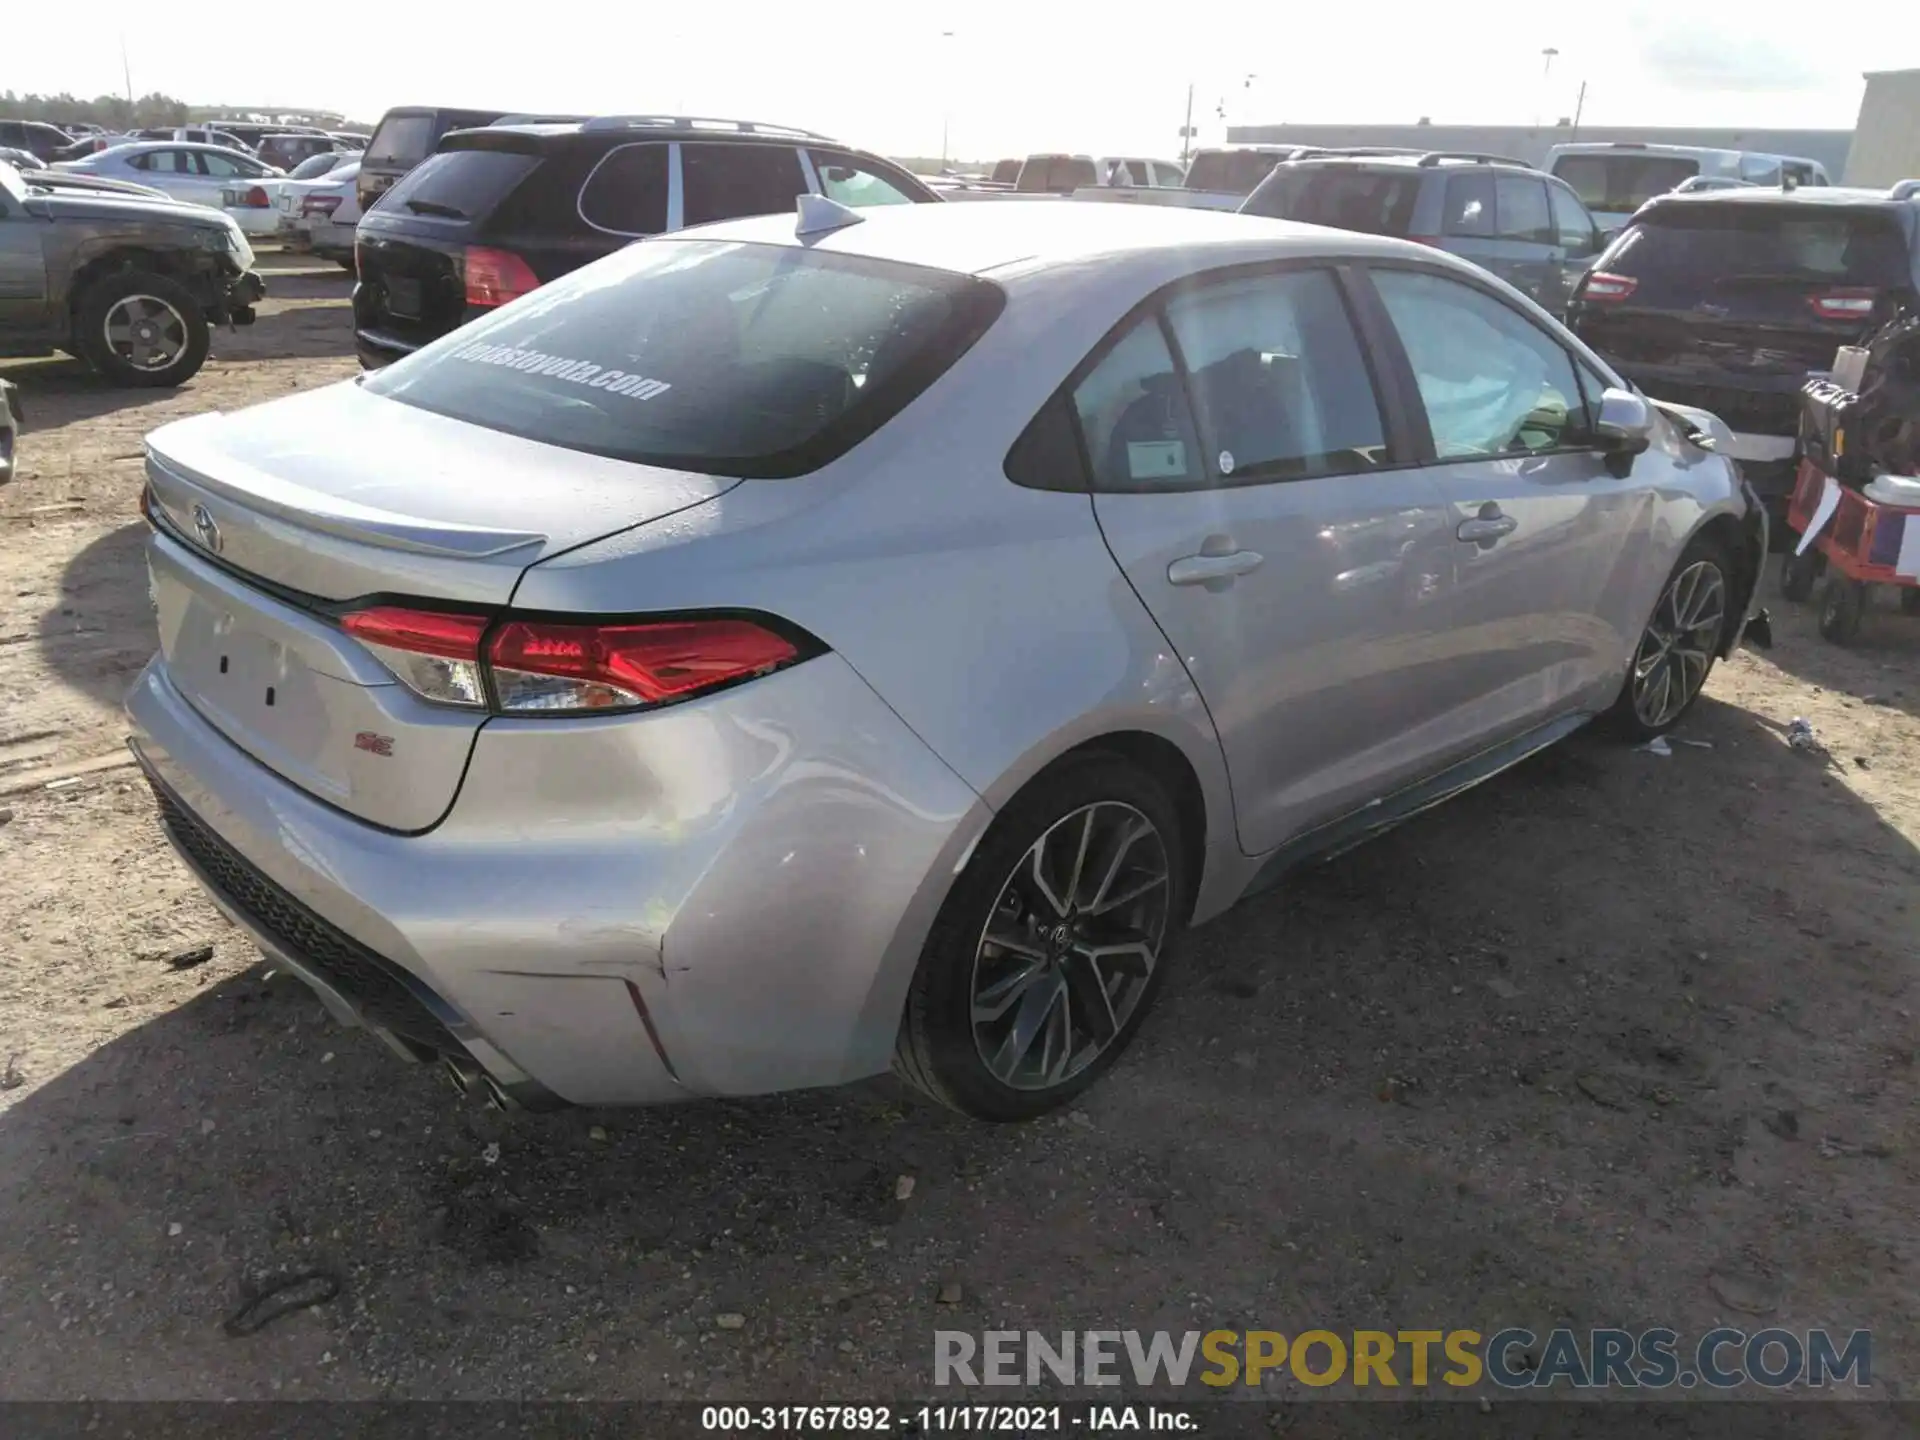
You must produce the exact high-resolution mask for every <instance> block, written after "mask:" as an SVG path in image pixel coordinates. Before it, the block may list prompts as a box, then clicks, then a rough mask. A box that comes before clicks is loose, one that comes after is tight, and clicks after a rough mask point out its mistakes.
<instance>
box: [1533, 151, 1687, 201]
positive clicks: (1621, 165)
mask: <svg viewBox="0 0 1920 1440" xmlns="http://www.w3.org/2000/svg"><path fill="white" fill-rule="evenodd" d="M1553 173H1554V174H1555V175H1558V176H1559V177H1560V178H1561V179H1562V180H1564V181H1566V182H1567V184H1569V185H1571V186H1572V187H1573V193H1574V194H1576V195H1578V196H1579V197H1580V203H1581V204H1583V205H1585V206H1586V207H1587V209H1589V210H1612V211H1615V212H1624V213H1627V214H1631V213H1632V212H1633V211H1635V210H1638V209H1639V208H1640V207H1641V206H1642V205H1644V204H1646V203H1647V201H1649V200H1651V199H1652V198H1653V197H1654V196H1656V195H1664V194H1666V193H1667V192H1668V191H1669V190H1671V189H1673V187H1674V186H1676V185H1678V184H1679V183H1680V182H1681V181H1682V180H1690V179H1692V178H1693V177H1694V176H1695V175H1698V174H1699V173H1700V162H1699V161H1698V160H1689V159H1687V158H1686V157H1685V156H1681V155H1562V156H1561V157H1560V158H1559V159H1558V160H1556V161H1554V162H1553Z"/></svg>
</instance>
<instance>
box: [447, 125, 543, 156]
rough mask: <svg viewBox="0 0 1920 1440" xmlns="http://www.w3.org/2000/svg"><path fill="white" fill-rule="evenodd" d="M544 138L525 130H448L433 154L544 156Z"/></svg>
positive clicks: (481, 127) (479, 128) (487, 127)
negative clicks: (472, 152) (465, 152)
mask: <svg viewBox="0 0 1920 1440" xmlns="http://www.w3.org/2000/svg"><path fill="white" fill-rule="evenodd" d="M545 138H546V137H545V136H542V135H533V134H529V133H528V132H526V131H525V130H495V129H492V128H491V127H489V126H484V125H482V126H476V127H475V128H473V129H471V130H449V131H448V132H447V133H446V134H444V135H442V136H441V137H440V143H439V144H438V145H436V146H435V147H434V153H435V154H440V153H442V152H444V151H448V150H498V151H502V152H504V153H506V154H509V155H544V154H546V145H545V144H544V143H543V142H544V140H545Z"/></svg>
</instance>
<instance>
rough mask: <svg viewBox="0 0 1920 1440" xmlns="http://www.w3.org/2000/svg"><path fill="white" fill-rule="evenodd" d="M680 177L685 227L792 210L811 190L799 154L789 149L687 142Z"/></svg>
mask: <svg viewBox="0 0 1920 1440" xmlns="http://www.w3.org/2000/svg"><path fill="white" fill-rule="evenodd" d="M680 179H681V188H682V192H683V195H684V199H683V201H682V206H683V210H684V214H683V217H682V220H681V223H682V224H685V225H704V224H706V223H707V222H708V221H710V220H736V219H739V218H741V217H742V216H747V215H777V214H779V213H780V212H782V211H788V212H791V211H792V209H793V203H794V198H795V197H796V196H798V195H802V194H804V193H806V189H807V179H806V176H805V175H804V174H802V173H801V170H800V152H799V151H797V150H795V149H794V148H793V147H792V146H790V145H732V144H726V143H724V142H709V141H701V142H699V143H696V144H683V145H681V147H680Z"/></svg>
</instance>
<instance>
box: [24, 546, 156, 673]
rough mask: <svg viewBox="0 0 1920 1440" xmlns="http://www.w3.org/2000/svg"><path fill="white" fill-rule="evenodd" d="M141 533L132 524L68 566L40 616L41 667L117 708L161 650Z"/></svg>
mask: <svg viewBox="0 0 1920 1440" xmlns="http://www.w3.org/2000/svg"><path fill="white" fill-rule="evenodd" d="M146 539H147V527H146V524H145V522H144V521H138V520H136V521H135V522H133V523H132V524H130V525H122V526H121V527H120V528H119V529H117V530H114V531H110V532H109V533H108V534H106V535H103V536H101V537H100V538H99V539H98V540H95V541H94V542H93V543H92V544H91V545H88V546H87V547H86V548H85V549H83V550H82V551H80V553H79V554H77V555H75V556H74V557H73V559H72V560H71V561H69V562H68V564H67V567H66V569H65V571H64V572H63V573H62V575H61V583H60V591H59V596H58V599H57V600H56V601H55V602H54V603H53V604H51V605H49V606H48V607H47V609H46V610H45V611H44V612H42V614H41V616H40V627H39V646H40V653H41V656H42V658H43V659H44V660H45V661H46V664H47V668H48V669H49V670H51V671H52V672H53V673H54V674H55V675H57V676H58V677H59V678H60V679H61V680H62V681H64V682H65V683H66V684H68V685H71V686H72V687H73V688H74V689H76V690H78V691H80V692H81V693H82V694H84V695H86V696H88V697H89V698H91V699H94V700H98V701H101V702H103V703H105V704H108V705H118V704H119V703H120V702H121V700H122V699H123V698H125V696H126V693H127V687H128V686H129V685H131V684H132V683H133V677H134V675H135V674H136V673H138V671H139V669H140V667H141V666H142V665H144V664H146V663H147V660H148V658H149V657H150V656H152V654H153V652H154V651H155V650H157V649H159V647H160V635H159V630H158V629H157V627H156V625H155V623H154V614H153V602H152V601H151V600H150V599H149V598H148V595H147V560H146Z"/></svg>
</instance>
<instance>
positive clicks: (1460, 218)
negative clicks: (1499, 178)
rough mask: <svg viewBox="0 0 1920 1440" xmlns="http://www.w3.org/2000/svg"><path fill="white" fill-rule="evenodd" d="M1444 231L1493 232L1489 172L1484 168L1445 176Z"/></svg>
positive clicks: (1483, 235) (1465, 234)
mask: <svg viewBox="0 0 1920 1440" xmlns="http://www.w3.org/2000/svg"><path fill="white" fill-rule="evenodd" d="M1441 233H1443V234H1446V235H1462V236H1469V237H1472V236H1480V237H1484V238H1491V237H1492V235H1493V176H1492V175H1490V174H1488V173H1487V172H1486V171H1484V170H1483V171H1480V172H1479V173H1478V174H1473V175H1449V176H1448V177H1447V213H1446V219H1445V223H1444V225H1443V227H1442V232H1441Z"/></svg>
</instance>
